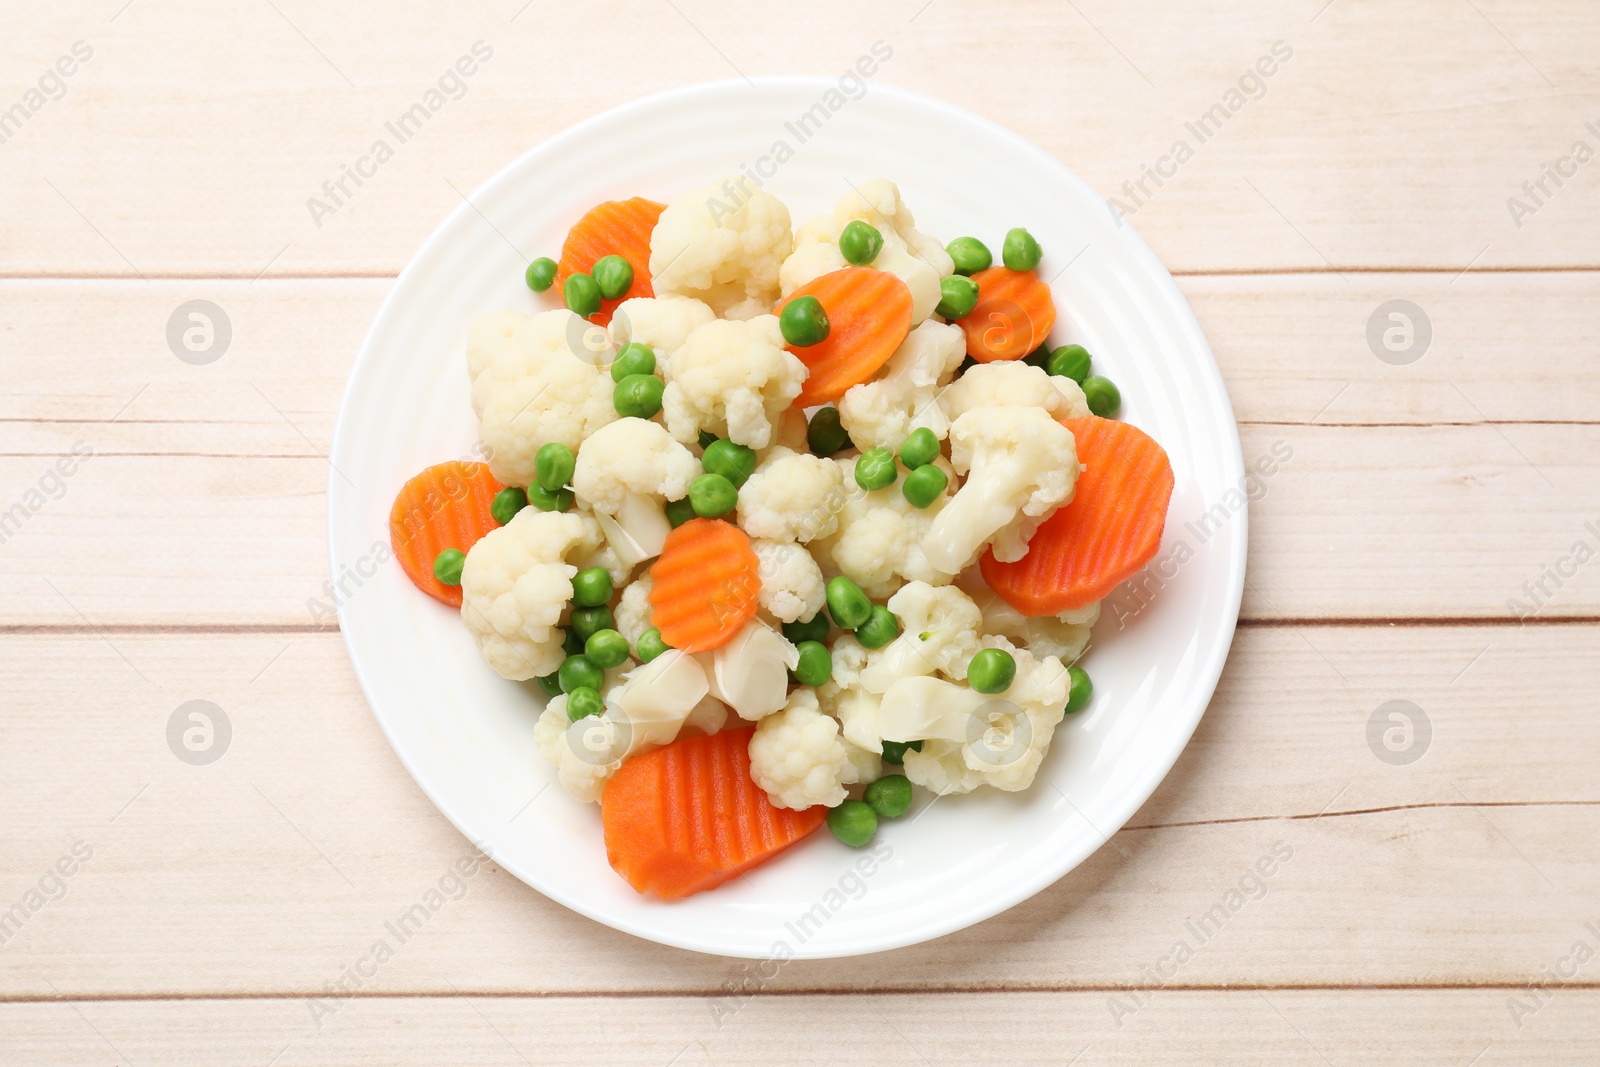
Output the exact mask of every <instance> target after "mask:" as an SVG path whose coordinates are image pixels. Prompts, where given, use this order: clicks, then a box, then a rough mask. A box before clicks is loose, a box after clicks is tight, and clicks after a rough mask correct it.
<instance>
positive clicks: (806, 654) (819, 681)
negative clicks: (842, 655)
mask: <svg viewBox="0 0 1600 1067" xmlns="http://www.w3.org/2000/svg"><path fill="white" fill-rule="evenodd" d="M799 649H800V663H799V664H798V665H797V666H796V667H795V669H794V676H795V680H796V681H798V682H799V683H800V684H801V685H812V686H816V685H823V684H824V683H826V682H827V680H828V679H829V678H832V677H833V656H832V655H830V654H829V652H828V646H827V645H825V644H823V643H822V642H821V641H801V642H800V645H799Z"/></svg>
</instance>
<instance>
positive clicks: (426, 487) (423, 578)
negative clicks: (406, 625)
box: [389, 461, 505, 608]
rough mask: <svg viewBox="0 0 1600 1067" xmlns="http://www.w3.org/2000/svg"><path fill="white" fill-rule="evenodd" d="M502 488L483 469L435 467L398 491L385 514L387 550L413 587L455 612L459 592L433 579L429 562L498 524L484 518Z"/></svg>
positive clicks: (469, 544)
mask: <svg viewBox="0 0 1600 1067" xmlns="http://www.w3.org/2000/svg"><path fill="white" fill-rule="evenodd" d="M504 488H505V486H503V485H501V484H500V483H499V482H497V481H495V480H494V476H493V475H491V474H490V473H489V465H488V464H487V463H460V462H456V461H452V462H450V463H440V464H437V465H435V466H432V467H429V468H428V469H427V470H425V471H423V472H422V473H421V474H419V475H417V476H416V477H415V478H412V479H411V480H410V481H409V482H407V483H406V484H405V485H403V486H401V487H400V492H399V494H398V495H397V496H396V497H395V498H394V506H393V507H392V508H390V509H389V544H390V546H391V547H392V548H393V549H394V554H395V558H396V559H398V560H399V561H400V567H401V569H402V570H404V571H405V572H406V577H408V578H410V579H411V581H412V582H413V583H414V584H415V585H416V587H417V588H418V589H420V590H422V591H423V592H424V593H427V594H428V595H429V596H431V597H433V599H435V600H442V601H443V602H444V603H446V604H449V605H450V606H451V607H455V608H459V607H460V606H461V587H460V586H459V585H445V584H444V583H443V582H441V581H440V580H439V579H437V578H435V577H434V576H433V557H435V556H437V555H438V554H439V553H440V552H443V551H444V550H445V549H447V548H459V549H460V550H461V551H463V552H465V551H466V550H467V549H469V548H471V547H472V546H473V545H475V544H477V543H478V539H479V538H481V537H482V536H483V535H484V534H486V533H488V532H489V531H490V530H493V529H494V528H495V527H497V526H499V525H500V524H499V523H497V522H495V521H494V516H493V515H491V514H490V513H489V506H490V505H491V504H493V503H494V498H495V494H496V493H498V492H500V490H502V489H504Z"/></svg>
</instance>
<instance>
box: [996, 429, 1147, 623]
mask: <svg viewBox="0 0 1600 1067" xmlns="http://www.w3.org/2000/svg"><path fill="white" fill-rule="evenodd" d="M1061 425H1063V426H1065V427H1066V428H1067V429H1069V430H1071V431H1072V436H1073V438H1074V440H1075V441H1076V442H1077V446H1078V462H1079V463H1082V464H1083V472H1082V473H1081V474H1079V475H1078V485H1077V488H1076V489H1075V490H1074V492H1073V495H1072V501H1071V503H1068V504H1066V505H1064V506H1062V507H1060V508H1058V509H1057V510H1056V512H1055V514H1053V515H1051V516H1050V517H1049V518H1048V519H1046V520H1045V521H1044V523H1043V524H1042V525H1041V526H1040V527H1039V529H1038V530H1037V531H1036V532H1035V533H1034V535H1033V539H1032V540H1031V541H1029V542H1028V553H1027V555H1025V556H1023V557H1022V558H1021V559H1019V560H1017V561H1016V562H1014V563H1000V562H998V561H997V560H996V559H995V558H994V553H993V552H992V551H990V552H985V553H984V554H983V558H982V560H981V561H980V562H979V566H980V568H981V569H982V571H983V580H984V581H985V582H987V583H989V588H991V589H993V590H994V591H995V592H996V593H998V594H999V595H1000V598H1001V599H1002V600H1004V601H1005V602H1006V603H1007V604H1010V605H1011V606H1012V607H1014V608H1016V609H1017V610H1018V611H1020V612H1022V613H1023V614H1024V615H1055V614H1058V613H1060V612H1063V611H1067V610H1069V609H1072V608H1081V607H1084V606H1086V605H1088V604H1092V603H1094V602H1095V601H1096V600H1102V599H1104V598H1105V597H1106V596H1108V595H1109V594H1110V593H1111V591H1112V590H1114V589H1116V587H1117V586H1119V585H1121V584H1122V583H1123V582H1125V581H1127V580H1128V579H1129V578H1131V577H1133V576H1134V575H1135V574H1137V573H1138V572H1139V569H1140V568H1141V567H1143V566H1144V565H1145V564H1146V563H1148V562H1150V559H1151V557H1153V556H1154V555H1155V554H1156V549H1158V548H1159V547H1160V546H1161V532H1162V530H1163V529H1164V528H1165V527H1166V523H1167V505H1168V504H1169V503H1170V502H1171V500H1172V464H1171V462H1170V461H1168V459H1167V453H1166V452H1165V451H1164V450H1163V449H1162V447H1161V446H1160V445H1158V444H1156V442H1155V441H1154V440H1153V439H1152V438H1151V437H1150V435H1149V434H1147V433H1145V432H1144V431H1143V430H1141V429H1139V428H1138V427H1137V426H1130V425H1128V424H1127V423H1125V422H1116V421H1114V420H1112V419H1102V418H1099V417H1097V416H1094V415H1089V416H1086V417H1084V418H1079V419H1062V420H1061Z"/></svg>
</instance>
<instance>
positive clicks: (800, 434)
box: [772, 407, 811, 452]
mask: <svg viewBox="0 0 1600 1067" xmlns="http://www.w3.org/2000/svg"><path fill="white" fill-rule="evenodd" d="M807 429H809V424H808V423H807V422H806V413H805V410H804V409H802V408H797V407H792V408H789V409H788V410H786V411H785V412H784V413H783V417H782V418H781V419H779V420H778V433H777V439H776V440H775V441H773V443H772V445H773V447H774V448H787V449H788V450H789V451H791V452H807V451H810V449H811V443H810V440H809V439H808V438H807V436H806V431H807Z"/></svg>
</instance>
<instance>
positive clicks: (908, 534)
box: [811, 456, 965, 600]
mask: <svg viewBox="0 0 1600 1067" xmlns="http://www.w3.org/2000/svg"><path fill="white" fill-rule="evenodd" d="M856 458H857V457H855V456H845V457H842V458H840V457H836V458H835V459H834V462H835V463H837V464H838V465H839V469H840V470H841V471H842V472H843V475H844V488H845V501H844V507H843V508H842V509H841V510H840V512H839V529H838V531H837V532H836V533H834V534H833V535H832V536H831V537H828V538H825V539H818V540H817V541H814V542H812V546H811V547H812V551H813V552H814V553H815V555H816V557H817V562H818V563H820V564H821V565H822V572H823V573H824V574H826V575H828V576H829V577H832V576H833V575H835V574H843V575H846V576H847V577H849V578H850V579H851V580H852V581H854V582H855V583H856V584H857V585H859V586H861V588H862V590H863V591H865V592H866V594H867V595H868V596H869V597H871V598H873V599H874V600H882V599H883V598H885V597H887V596H889V595H890V594H891V593H893V592H894V591H895V590H896V589H899V588H900V586H901V585H903V584H905V582H908V581H922V582H927V583H929V584H930V585H948V584H949V583H950V579H951V578H952V577H954V575H955V573H956V571H957V570H958V569H959V568H951V569H949V570H945V569H942V568H940V567H937V566H935V565H934V564H933V562H932V560H931V559H930V558H929V556H928V555H927V553H926V552H924V551H923V541H924V539H925V538H926V536H927V534H928V532H929V530H930V529H931V528H932V527H933V525H934V523H935V522H936V521H937V519H938V516H939V514H940V512H942V511H943V510H944V508H945V507H946V505H948V504H949V503H950V501H951V500H952V497H950V496H949V495H948V492H949V490H948V487H947V489H946V492H945V493H944V494H941V495H940V496H939V497H937V498H936V499H935V500H934V502H933V503H932V504H930V505H928V506H927V507H926V508H915V507H912V506H911V504H910V502H909V501H907V500H906V498H905V494H904V493H902V492H901V491H900V487H899V486H898V485H891V486H889V487H888V488H886V489H876V490H874V491H872V492H870V493H869V492H867V491H865V490H863V489H862V488H861V487H860V486H859V485H857V484H856V479H855V465H856ZM934 463H935V464H937V465H938V466H939V468H940V469H941V470H943V471H944V472H945V474H946V476H947V477H949V478H950V484H951V485H954V484H955V477H954V475H953V471H952V469H951V467H950V464H949V463H948V462H946V461H945V459H944V458H943V457H940V458H938V459H936V460H934ZM964 562H965V561H963V563H964Z"/></svg>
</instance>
